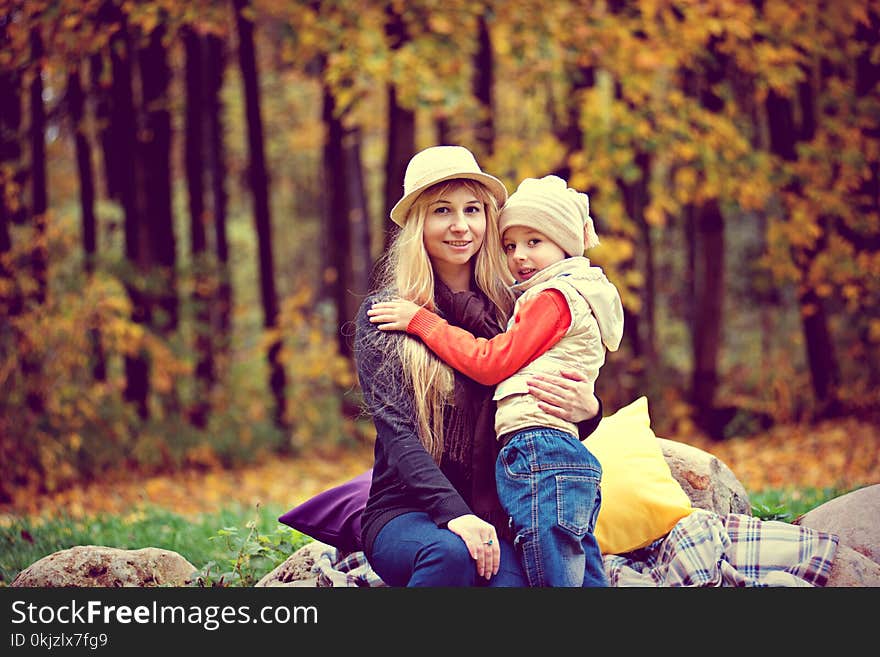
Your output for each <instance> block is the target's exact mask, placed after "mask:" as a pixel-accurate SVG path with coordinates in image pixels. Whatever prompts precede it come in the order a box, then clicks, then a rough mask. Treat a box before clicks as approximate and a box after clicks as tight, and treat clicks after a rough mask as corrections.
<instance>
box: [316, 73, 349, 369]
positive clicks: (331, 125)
mask: <svg viewBox="0 0 880 657" xmlns="http://www.w3.org/2000/svg"><path fill="white" fill-rule="evenodd" d="M322 120H323V122H324V134H325V135H326V138H325V141H324V147H323V173H324V181H325V184H324V186H325V188H326V189H329V190H330V192H329V193H328V194H327V201H326V206H325V213H326V214H325V220H324V227H325V232H324V276H323V280H324V283H325V287H324V289H325V293H326V297H327V298H329V299H332V301H333V305H334V307H335V308H336V320H337V323H338V324H339V325H342V323H343V322H344V321H345V318H346V317H348V304H347V295H346V291H345V286H346V281H348V280H350V279H351V273H350V268H351V258H350V255H349V254H350V253H351V223H350V222H349V219H348V202H347V200H346V197H347V193H346V189H345V186H344V185H338V186H335V187H334V186H331V185H329V184H328V181H331V180H332V181H343V180H345V159H346V158H345V153H344V149H343V140H344V135H345V128H344V127H343V125H342V121H341V120H340V119H339V117H337V116H336V101H335V100H334V98H333V92H332V90H331V89H330V88H329V87H327V86H325V87H324V93H323V109H322ZM336 338H337V344H338V346H339V352H340V353H341V354H344V355H345V356H347V357H350V356H351V348H350V345H349V344H348V340H347V339H346V337H345V336H344V335H343V334H342V332H341V331H337V333H336Z"/></svg>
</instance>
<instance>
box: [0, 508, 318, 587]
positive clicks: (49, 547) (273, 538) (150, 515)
mask: <svg viewBox="0 0 880 657" xmlns="http://www.w3.org/2000/svg"><path fill="white" fill-rule="evenodd" d="M285 511H287V509H281V508H275V507H265V508H256V509H247V508H227V509H222V510H220V511H218V512H216V513H211V514H204V515H201V516H199V517H198V518H196V519H190V518H187V517H184V516H182V515H180V514H177V513H174V512H173V511H169V510H167V509H163V508H159V507H152V506H143V507H138V508H137V509H136V510H134V511H133V512H131V513H130V514H127V515H125V516H122V515H99V516H91V517H87V518H81V519H74V518H70V517H58V518H52V519H48V520H47V519H29V518H13V519H11V520H9V521H7V522H5V523H4V524H3V526H2V527H0V586H8V585H9V584H10V583H11V582H12V580H13V579H14V578H15V576H16V575H17V574H18V573H19V572H20V571H21V570H23V569H24V568H26V567H27V566H29V565H30V564H32V563H34V562H35V561H37V560H39V559H41V558H43V557H45V556H47V555H49V554H52V553H53V552H57V551H59V550H65V549H67V548H70V547H73V546H76V545H103V546H106V547H116V548H124V549H138V548H143V547H157V548H163V549H166V550H173V551H174V552H177V553H179V554H180V555H181V556H183V557H184V558H185V559H186V560H187V561H189V562H190V563H191V564H193V565H194V566H195V567H196V569H197V570H198V571H199V572H200V574H201V576H200V577H199V578H198V579H197V580H196V581H195V583H194V585H196V586H253V585H254V584H256V582H257V581H259V579H260V578H261V577H262V576H263V575H265V574H266V573H268V572H270V571H271V570H272V569H274V568H275V567H276V566H278V565H279V564H281V563H282V562H283V561H284V560H285V559H287V557H288V556H290V555H291V554H292V553H293V552H294V551H295V550H297V549H298V548H299V547H301V546H302V545H304V544H305V543H307V542H309V541H310V540H311V539H310V538H309V537H307V536H305V535H303V534H301V533H300V532H298V531H295V530H293V529H291V528H289V527H286V526H285V525H282V524H281V523H279V522H278V516H279V515H281V514H282V513H284V512H285Z"/></svg>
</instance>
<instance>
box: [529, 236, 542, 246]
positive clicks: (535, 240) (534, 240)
mask: <svg viewBox="0 0 880 657" xmlns="http://www.w3.org/2000/svg"><path fill="white" fill-rule="evenodd" d="M540 243H541V240H539V239H538V238H537V237H533V238H532V239H530V240H529V246H537V245H538V244H540Z"/></svg>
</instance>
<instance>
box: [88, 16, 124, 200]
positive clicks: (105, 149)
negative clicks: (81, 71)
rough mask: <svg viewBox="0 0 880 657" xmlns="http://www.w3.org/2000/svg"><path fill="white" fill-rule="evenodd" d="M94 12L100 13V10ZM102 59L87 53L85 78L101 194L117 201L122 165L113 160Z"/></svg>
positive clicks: (109, 75) (108, 87)
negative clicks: (91, 103)
mask: <svg viewBox="0 0 880 657" xmlns="http://www.w3.org/2000/svg"><path fill="white" fill-rule="evenodd" d="M102 12H103V10H102ZM98 15H99V16H101V15H102V13H99V14H98ZM105 61H106V58H105V56H104V55H103V54H101V53H96V54H94V55H92V56H91V57H89V78H90V84H91V92H92V97H93V98H94V112H95V126H96V130H97V137H98V143H99V144H100V146H101V156H102V161H103V163H104V169H103V170H104V189H105V194H106V197H107V198H108V199H112V200H115V201H121V200H122V182H121V181H120V175H121V172H122V170H123V169H124V167H125V165H124V163H121V162H117V161H116V155H117V153H118V149H117V148H115V147H114V145H113V142H114V137H113V117H112V100H111V94H112V82H111V80H112V72H111V73H105Z"/></svg>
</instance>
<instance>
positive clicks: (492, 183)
mask: <svg viewBox="0 0 880 657" xmlns="http://www.w3.org/2000/svg"><path fill="white" fill-rule="evenodd" d="M457 179H465V180H475V181H477V182H479V183H482V184H483V185H485V186H486V188H487V189H488V190H489V193H490V194H492V196H494V197H495V200H496V202H497V203H498V207H499V208H500V207H501V206H502V205H504V203H505V201H507V187H505V186H504V183H503V182H501V181H500V180H498V178H496V177H495V176H490V175H489V174H488V173H452V174H449V175H448V176H443V177H442V178H437V179H436V180H431V181H430V182H427V183H425V184H424V185H421V186H419V187H417V188H415V189H414V190H412V191H411V192H410V193H409V194H406V195H404V197H403V198H401V199H400V200H399V201H398V202H397V203H396V204H395V206H394V207H393V208H392V209H391V220H392V221H393V222H394V223H396V224H397V225H398V226H401V227H402V226H403V225H404V224H405V223H406V216H407V215H408V214H409V209H410V208H411V207H412V206H413V203H415V202H416V199H417V198H418V197H419V195H420V194H421V193H422V192H424V191H425V190H426V189H428V188H429V187H433V186H434V185H436V184H437V183H441V182H445V181H447V180H457Z"/></svg>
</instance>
